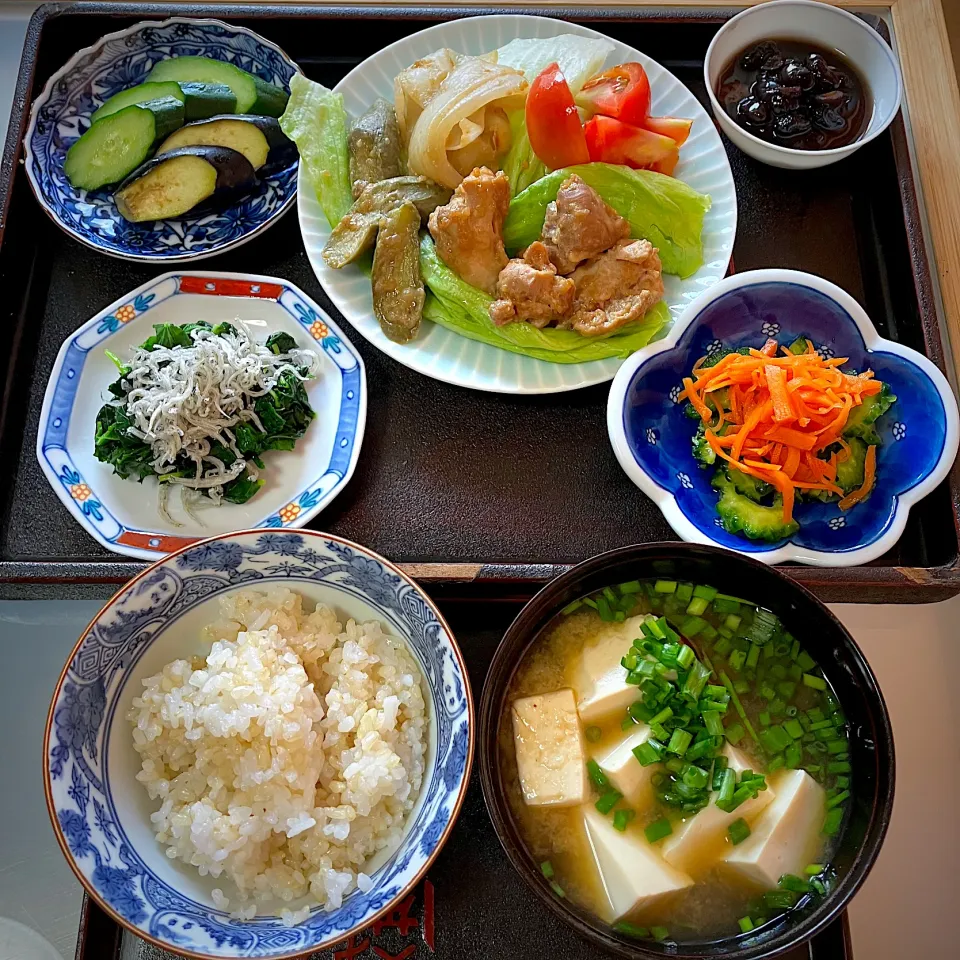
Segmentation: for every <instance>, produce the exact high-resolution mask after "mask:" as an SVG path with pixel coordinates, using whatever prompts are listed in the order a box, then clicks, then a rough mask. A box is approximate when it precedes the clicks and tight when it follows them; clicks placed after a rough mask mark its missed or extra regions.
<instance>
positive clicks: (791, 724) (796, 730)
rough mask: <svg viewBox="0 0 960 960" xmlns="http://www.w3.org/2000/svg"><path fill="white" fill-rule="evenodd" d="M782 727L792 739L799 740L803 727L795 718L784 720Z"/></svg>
mask: <svg viewBox="0 0 960 960" xmlns="http://www.w3.org/2000/svg"><path fill="white" fill-rule="evenodd" d="M783 729H784V730H786V731H787V733H789V734H790V736H791V737H793V739H794V740H799V739H800V738H801V737H802V736H803V727H801V726H800V723H799V722H798V721H797V720H794V719H790V720H784V721H783Z"/></svg>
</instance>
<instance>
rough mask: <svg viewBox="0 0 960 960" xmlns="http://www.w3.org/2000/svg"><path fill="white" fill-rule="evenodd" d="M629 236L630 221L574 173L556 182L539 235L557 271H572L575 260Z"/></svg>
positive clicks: (583, 258) (597, 254) (587, 257)
mask: <svg viewBox="0 0 960 960" xmlns="http://www.w3.org/2000/svg"><path fill="white" fill-rule="evenodd" d="M629 236H630V224H629V223H627V221H626V220H624V219H623V217H621V216H620V214H619V213H617V211H616V210H614V209H613V208H612V207H610V206H608V205H607V204H606V203H604V201H603V197H601V196H600V194H599V193H597V191H596V190H594V189H593V187H591V186H589V185H588V184H586V183H584V182H583V180H581V179H580V177H578V176H577V175H576V174H572V175H571V176H569V177H567V179H566V180H564V181H563V183H561V184H560V189H559V190H558V191H557V199H556V200H554V201H553V203H548V204H547V215H546V217H544V220H543V237H542V239H543V242H544V243H545V244H546V245H547V250H548V251H549V253H550V259H551V260H552V261H553V262H554V263H555V264H556V267H557V272H558V273H562V274H568V273H573V271H574V270H575V269H576V267H577V265H578V264H579V263H581V262H583V261H584V260H589V259H590V258H591V257H596V256H599V255H600V254H601V253H603V251H604V250H606V249H608V248H609V247H612V246H613V245H614V244H615V243H616V242H617V241H618V240H623V239H625V238H626V237H629Z"/></svg>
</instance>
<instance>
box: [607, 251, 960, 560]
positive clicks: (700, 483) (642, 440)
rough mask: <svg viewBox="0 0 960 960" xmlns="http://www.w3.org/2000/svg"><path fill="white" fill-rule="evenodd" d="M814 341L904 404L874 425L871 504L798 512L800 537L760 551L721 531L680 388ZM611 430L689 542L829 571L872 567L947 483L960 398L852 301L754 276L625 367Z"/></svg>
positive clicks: (623, 456) (773, 276) (610, 414)
mask: <svg viewBox="0 0 960 960" xmlns="http://www.w3.org/2000/svg"><path fill="white" fill-rule="evenodd" d="M798 336H807V337H809V338H810V339H811V340H812V341H813V342H814V343H815V344H816V345H817V346H818V348H819V350H820V351H823V352H824V353H825V354H826V355H829V356H842V357H849V365H847V366H846V367H845V369H852V370H866V369H868V368H869V369H872V370H873V371H874V373H875V374H876V376H877V378H878V379H880V380H882V381H884V382H885V383H888V384H889V385H890V388H891V390H892V392H893V393H894V394H895V395H896V397H897V401H896V403H895V404H894V405H893V406H892V407H891V409H890V410H889V411H888V413H887V414H886V415H885V416H883V417H882V418H881V419H880V420H879V421H878V424H877V426H878V428H879V433H880V437H881V441H882V444H881V446H880V447H879V448H878V451H877V452H878V456H877V482H876V486H875V488H874V489H873V492H872V493H871V494H870V496H869V498H868V499H867V500H866V501H864V502H863V503H859V504H857V505H856V506H855V507H854V508H853V509H851V510H848V511H846V512H842V511H841V510H840V509H839V507H838V506H837V504H836V503H812V502H806V503H803V504H799V505H798V506H797V508H796V510H795V515H796V519H797V520H798V522H799V524H800V529H799V531H798V532H797V533H796V534H794V535H793V536H792V537H791V538H790V539H789V540H782V541H780V542H779V543H765V542H761V541H756V540H748V539H746V538H744V537H741V536H738V535H736V534H732V533H728V532H727V531H726V530H724V529H723V527H722V526H721V524H720V519H719V517H718V516H717V510H716V503H717V499H718V495H717V493H716V491H714V490H713V488H712V487H711V485H710V480H711V476H712V470H705V469H701V468H700V464H699V463H698V462H697V461H696V460H695V459H694V457H693V455H692V453H691V439H692V437H693V435H694V433H695V432H696V428H697V424H696V421H695V420H692V419H690V417H688V416H687V415H686V412H685V410H684V407H685V405H686V404H685V401H682V400H681V399H680V393H681V391H682V390H683V386H682V384H681V379H682V378H683V377H685V376H689V373H690V370H691V368H692V366H693V364H694V363H695V361H696V360H697V358H699V357H702V356H704V355H706V354H708V353H711V352H713V351H715V350H717V349H718V348H719V347H720V346H721V345H722V346H725V347H729V348H739V347H743V346H753V347H759V346H762V345H763V342H764V340H765V339H766V338H767V337H775V338H777V339H778V340H779V341H780V342H781V343H784V344H787V343H790V342H791V341H793V340H794V339H795V338H796V337H798ZM607 429H608V431H609V434H610V440H611V443H612V444H613V449H614V452H615V453H616V455H617V459H618V460H619V462H620V465H621V466H622V467H623V469H624V470H625V471H626V473H627V475H628V476H629V477H630V479H631V480H633V482H634V483H635V484H636V485H637V486H638V487H640V489H641V490H643V492H644V493H646V494H647V495H648V496H649V497H650V498H651V499H652V500H653V501H654V502H655V503H656V504H657V506H659V507H660V509H661V511H662V512H663V515H664V517H665V518H666V520H667V522H668V523H669V524H670V526H671V527H673V529H674V531H675V532H676V533H677V534H679V536H680V537H682V538H683V539H684V540H688V541H692V542H695V543H715V544H718V545H720V546H723V547H728V548H731V549H733V550H739V551H740V552H742V553H749V554H751V555H753V556H755V557H757V558H758V559H760V560H763V561H764V562H766V563H783V562H785V561H788V560H794V561H799V562H801V563H810V564H820V565H829V566H853V565H854V564H859V563H866V562H868V561H870V560H873V559H875V558H876V557H879V556H880V555H881V554H883V553H885V552H886V551H887V550H889V549H890V548H891V547H892V546H893V545H894V544H895V543H896V542H897V540H898V539H899V538H900V535H901V534H902V533H903V529H904V526H905V525H906V522H907V515H908V513H909V511H910V507H911V506H912V505H913V504H914V503H916V502H917V501H918V500H920V499H922V498H923V497H925V496H926V495H927V494H928V493H930V492H931V491H932V490H933V489H934V488H935V487H936V486H937V485H938V484H939V483H940V482H941V481H942V480H943V479H944V478H945V477H946V475H947V473H948V472H949V471H950V468H951V467H952V465H953V462H954V460H955V458H956V455H957V444H958V435H960V429H958V415H957V403H956V400H955V399H954V396H953V392H952V391H951V389H950V386H949V384H948V383H947V380H946V378H945V377H944V376H943V374H942V373H941V372H940V371H939V370H938V369H937V367H936V366H934V364H933V363H931V362H930V361H929V360H928V359H927V358H926V357H924V356H922V355H921V354H919V353H917V352H916V351H914V350H911V349H909V348H908V347H904V346H901V345H900V344H898V343H893V342H892V341H889V340H884V339H883V338H882V337H880V336H879V334H878V333H877V331H876V330H875V329H874V327H873V324H872V323H871V322H870V319H869V317H868V316H867V314H866V313H865V312H864V310H863V308H862V307H861V306H860V305H859V304H858V303H857V302H856V301H855V300H854V299H853V297H851V296H850V295H849V294H848V293H846V292H844V291H843V290H841V289H840V288H839V287H837V286H835V285H834V284H832V283H829V282H828V281H826V280H823V279H821V278H820V277H815V276H812V275H810V274H806V273H799V272H796V271H792V270H754V271H750V272H748V273H743V274H737V275H734V276H732V277H728V278H727V279H725V280H723V281H721V282H720V283H718V284H717V285H716V286H715V287H713V288H712V289H711V290H709V291H708V292H706V293H704V294H703V295H701V296H700V297H698V298H697V299H696V300H694V301H693V303H691V304H690V306H689V307H687V309H686V311H685V312H684V315H683V316H682V317H681V319H680V321H679V322H678V323H677V325H676V327H675V328H674V330H673V331H672V332H671V334H670V335H669V336H668V337H667V338H666V339H664V340H663V341H661V342H659V343H656V344H653V345H651V346H649V347H646V348H645V349H643V350H640V351H638V352H637V353H636V354H634V355H633V356H632V357H631V358H630V359H629V360H627V361H626V363H624V365H623V366H622V367H621V368H620V371H619V372H618V373H617V376H616V378H615V380H614V382H613V385H612V387H611V389H610V396H609V400H608V405H607Z"/></svg>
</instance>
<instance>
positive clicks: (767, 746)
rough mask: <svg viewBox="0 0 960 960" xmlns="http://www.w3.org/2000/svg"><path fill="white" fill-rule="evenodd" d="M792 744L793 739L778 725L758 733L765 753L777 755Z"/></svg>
mask: <svg viewBox="0 0 960 960" xmlns="http://www.w3.org/2000/svg"><path fill="white" fill-rule="evenodd" d="M792 743H793V737H791V736H790V734H789V733H787V731H786V730H784V729H783V727H782V726H780V725H779V724H775V725H774V726H770V727H767V728H766V729H765V730H761V731H760V744H761V746H762V747H763V749H764V750H766V751H767V753H779V752H780V751H781V750H784V749H785V748H786V747H788V746H790V745H791V744H792Z"/></svg>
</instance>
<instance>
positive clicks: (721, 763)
mask: <svg viewBox="0 0 960 960" xmlns="http://www.w3.org/2000/svg"><path fill="white" fill-rule="evenodd" d="M727 763H728V761H727V758H726V757H724V756H719V757H717V758H716V759H715V760H714V761H713V782H712V783H711V784H710V786H711V788H712V789H714V790H719V789H720V784H721V783H722V781H723V771H724V770H726V769H727Z"/></svg>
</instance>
